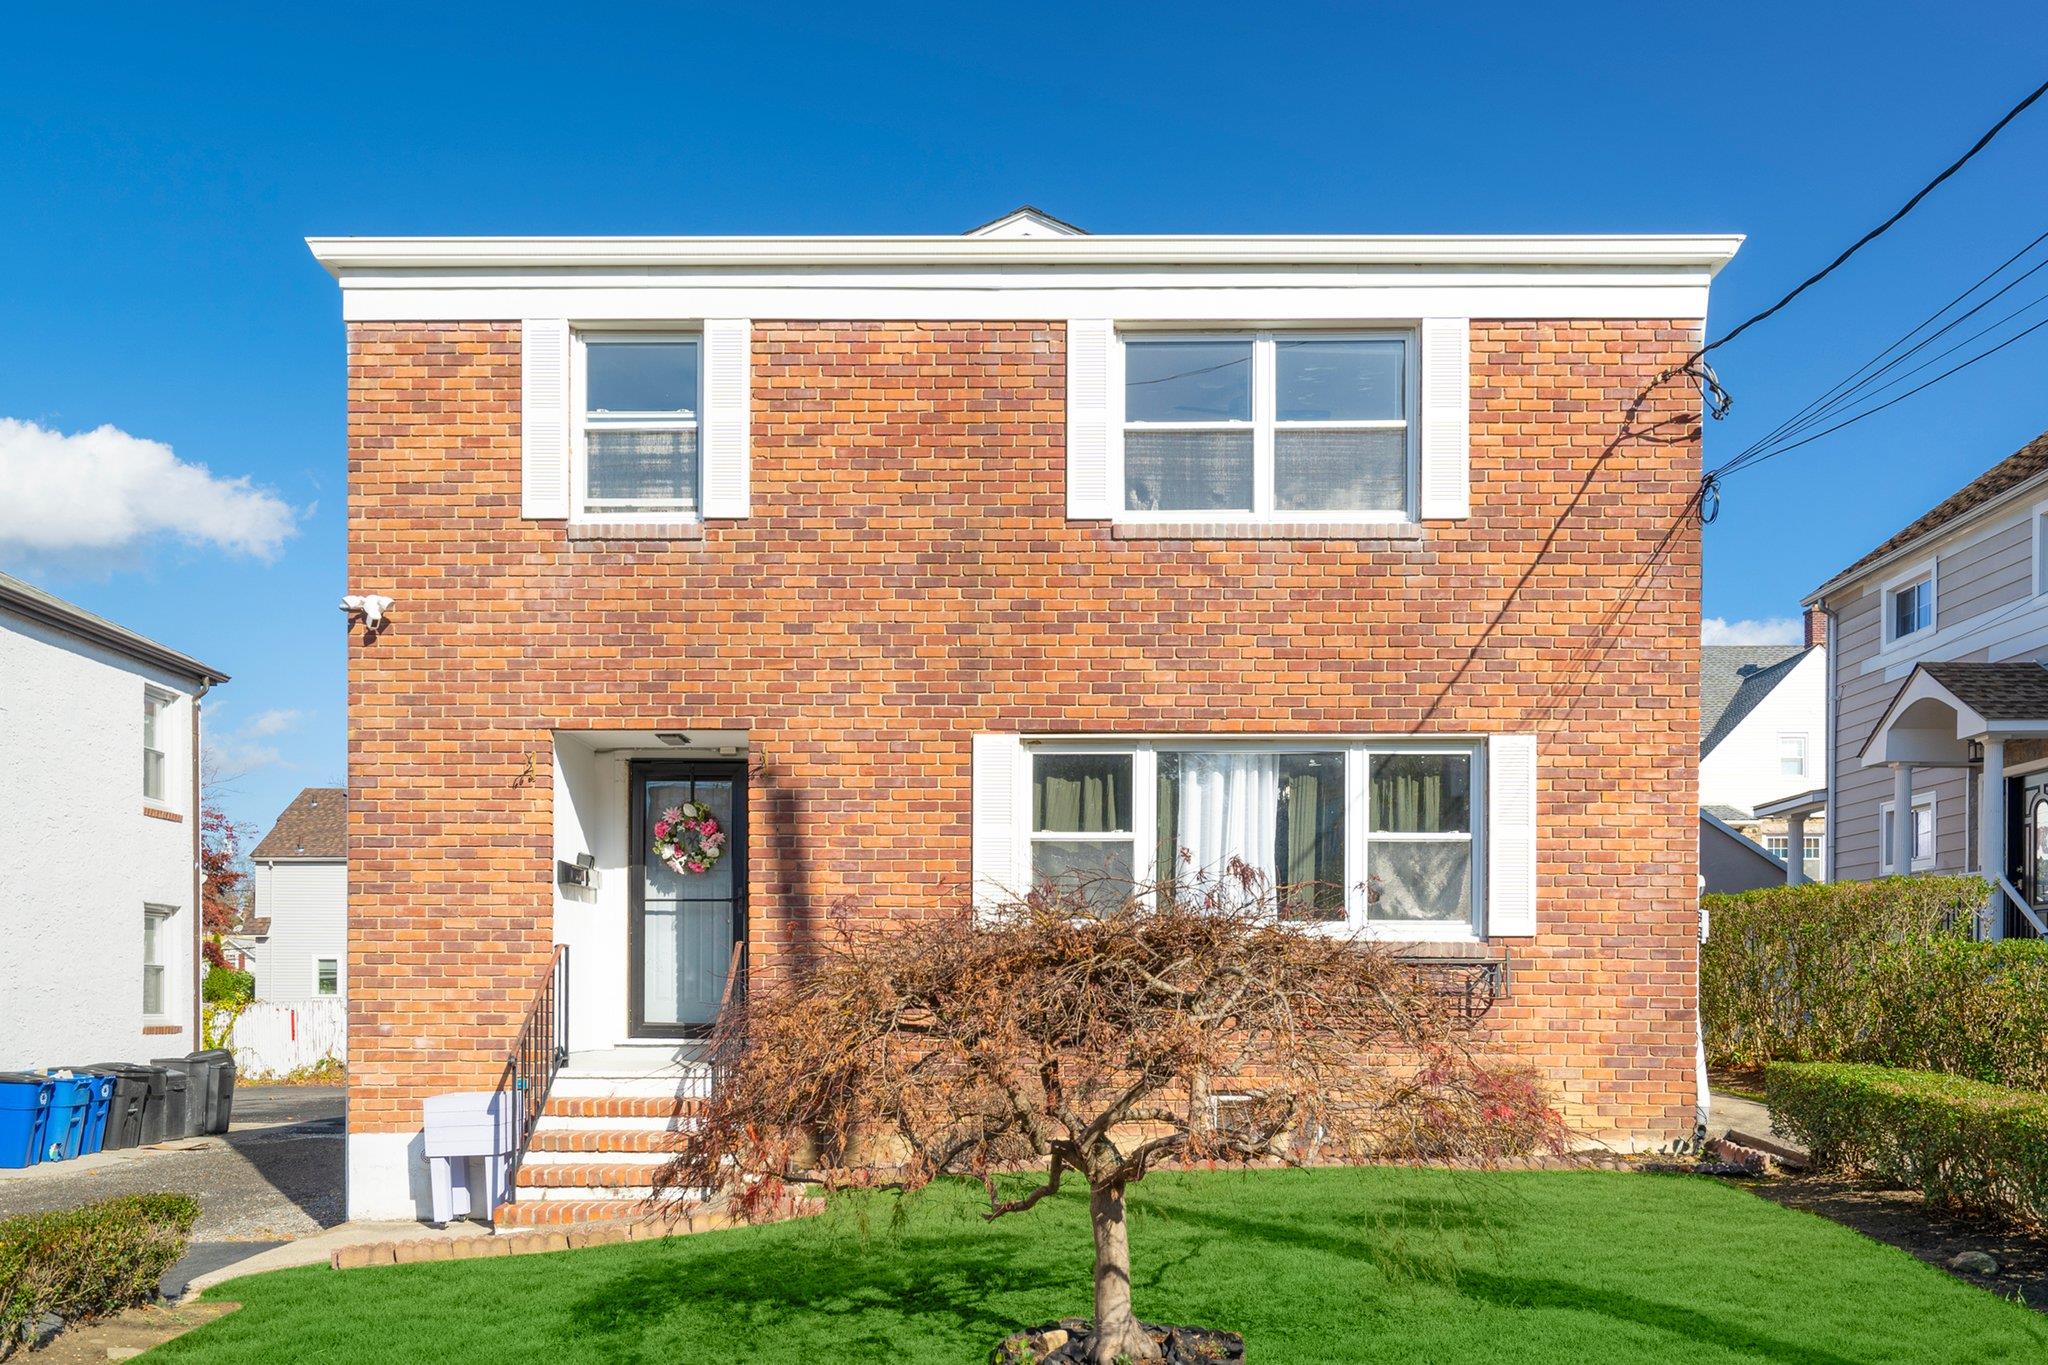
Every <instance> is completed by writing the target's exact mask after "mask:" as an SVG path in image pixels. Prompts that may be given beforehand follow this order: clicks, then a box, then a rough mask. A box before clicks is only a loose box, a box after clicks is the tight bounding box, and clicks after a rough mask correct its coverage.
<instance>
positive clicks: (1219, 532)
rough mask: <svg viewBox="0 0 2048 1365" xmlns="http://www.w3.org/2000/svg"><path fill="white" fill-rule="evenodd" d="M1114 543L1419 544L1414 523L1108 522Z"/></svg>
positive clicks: (1419, 531)
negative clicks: (1371, 541)
mask: <svg viewBox="0 0 2048 1365" xmlns="http://www.w3.org/2000/svg"><path fill="white" fill-rule="evenodd" d="M1109 534H1110V537H1111V539H1114V540H1377V541H1388V542H1393V543H1399V544H1412V545H1419V544H1421V543H1422V540H1423V534H1422V524H1421V523H1420V522H1414V521H1341V520H1338V521H1202V520H1200V519H1199V518H1189V519H1188V520H1186V521H1112V522H1111V523H1110V527H1109Z"/></svg>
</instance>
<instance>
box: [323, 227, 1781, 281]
mask: <svg viewBox="0 0 2048 1365" xmlns="http://www.w3.org/2000/svg"><path fill="white" fill-rule="evenodd" d="M1742 241H1743V239H1742V237H1741V236H1740V235H1739V234H1731V233H1713V234H1672V235H1582V234H1581V235H1562V234H1560V235H1536V236H1519V235H1518V236H1391V235H1390V236H1378V235H1373V236H1363V235H1357V236H1354V235H1346V236H1274V237H1264V236H1183V235H1141V236H1099V235H1091V236H1071V237H1054V236H1044V237H1000V236H984V237H956V236H944V237H940V236H902V237H855V236H846V237H308V238H307V239H306V245H307V246H308V247H309V248H311V250H312V252H313V256H314V258H315V259H316V260H318V261H319V262H320V264H321V265H323V266H325V267H326V268H327V270H328V272H329V273H330V274H332V275H334V276H336V277H337V278H339V277H341V276H342V275H343V274H345V273H346V272H350V271H389V270H422V271H451V270H481V269H494V268H495V269H502V268H506V267H527V268H532V267H540V268H548V267H574V268H579V269H583V268H612V269H633V270H644V269H650V268H652V269H659V268H678V267H679V268H689V267H705V266H764V265H802V266H820V265H824V266H906V265H954V264H962V265H1004V264H1011V265H1197V266H1199V265H1391V266H1403V265H1454V266H1562V267H1587V266H1592V267H1612V266H1636V267H1661V268H1679V269H1687V268H1690V269H1704V270H1706V271H1708V272H1709V273H1712V272H1716V271H1719V270H1720V268H1721V267H1722V266H1724V265H1726V264H1727V263H1728V261H1729V260H1730V259H1731V258H1732V257H1733V256H1734V255H1735V252H1736V250H1737V249H1738V248H1739V247H1740V246H1741V245H1742Z"/></svg>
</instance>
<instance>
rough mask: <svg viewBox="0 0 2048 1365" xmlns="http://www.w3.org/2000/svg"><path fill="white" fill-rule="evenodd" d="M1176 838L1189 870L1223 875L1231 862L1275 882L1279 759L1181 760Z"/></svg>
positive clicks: (1201, 756)
mask: <svg viewBox="0 0 2048 1365" xmlns="http://www.w3.org/2000/svg"><path fill="white" fill-rule="evenodd" d="M1179 799H1180V820H1179V829H1178V832H1177V834H1176V836H1175V837H1176V838H1177V839H1178V840H1179V843H1180V847H1181V848H1182V849H1184V850H1186V851H1187V853H1188V854H1189V855H1190V857H1191V858H1192V860H1193V861H1192V863H1191V865H1190V866H1189V868H1188V870H1189V871H1192V872H1198V873H1208V874H1210V875H1220V874H1222V873H1223V872H1224V871H1225V870H1226V869H1227V868H1228V867H1229V865H1230V860H1231V859H1232V858H1238V859H1241V860H1242V861H1243V862H1244V863H1245V865H1246V866H1248V867H1255V868H1257V869H1258V870H1259V871H1260V872H1263V873H1264V874H1265V875H1266V876H1267V877H1268V878H1269V879H1270V878H1272V876H1273V844H1274V836H1275V833H1276V827H1277V821H1278V819H1279V811H1280V759H1279V756H1278V755H1277V754H1231V753H1223V754H1182V755H1181V756H1180V790H1179Z"/></svg>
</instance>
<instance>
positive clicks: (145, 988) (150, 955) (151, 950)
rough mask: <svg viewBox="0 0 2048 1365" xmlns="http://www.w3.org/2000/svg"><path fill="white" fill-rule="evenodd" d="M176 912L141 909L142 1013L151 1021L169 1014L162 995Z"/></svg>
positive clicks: (164, 908) (165, 908) (155, 907)
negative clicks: (172, 919) (171, 930)
mask: <svg viewBox="0 0 2048 1365" xmlns="http://www.w3.org/2000/svg"><path fill="white" fill-rule="evenodd" d="M176 913H177V911H176V910H175V909H174V908H172V907H171V906H167V905H146V906H144V907H143V908H142V1012H143V1013H144V1014H146V1015H149V1016H150V1017H151V1018H157V1017H160V1016H162V1015H165V1014H168V1013H170V1010H169V1009H168V1007H167V1001H168V997H167V996H166V994H165V984H166V972H165V968H166V967H167V965H168V963H167V960H166V959H167V957H168V955H169V952H170V930H169V925H170V920H171V916H172V915H174V914H176Z"/></svg>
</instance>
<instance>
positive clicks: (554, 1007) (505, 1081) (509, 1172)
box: [498, 943, 569, 1197]
mask: <svg viewBox="0 0 2048 1365" xmlns="http://www.w3.org/2000/svg"><path fill="white" fill-rule="evenodd" d="M568 1060H569V945H568V944H566V943H557V944H556V945H555V956H554V959H553V960H552V961H551V962H549V964H548V970H547V975H546V976H544V977H542V978H541V983H540V989H539V990H538V991H536V992H535V993H534V998H533V1005H532V1007H531V1008H529V1009H528V1010H527V1011H526V1022H525V1023H523V1024H521V1025H520V1026H519V1037H518V1038H517V1039H516V1040H515V1041H514V1042H513V1044H512V1055H511V1056H510V1057H508V1058H506V1059H505V1073H504V1075H502V1076H500V1077H499V1078H498V1094H499V1095H500V1096H510V1097H511V1103H512V1104H513V1106H514V1108H513V1115H514V1121H515V1122H516V1123H517V1124H518V1129H517V1131H516V1132H515V1133H514V1134H513V1139H514V1140H513V1145H512V1160H511V1162H510V1164H509V1165H508V1166H507V1168H506V1171H505V1188H506V1191H507V1194H508V1197H509V1195H510V1192H511V1191H512V1190H513V1189H514V1188H515V1187H514V1185H513V1179H512V1178H513V1177H514V1176H516V1175H517V1174H518V1173H519V1165H520V1163H521V1162H523V1161H524V1160H525V1159H526V1149H527V1147H528V1146H530V1145H531V1144H532V1142H533V1130H534V1126H535V1124H537V1123H538V1122H539V1121H540V1115H541V1110H542V1109H544V1108H546V1107H547V1102H548V1091H549V1090H551V1089H553V1088H554V1084H555V1074H556V1073H557V1072H559V1071H560V1070H561V1069H562V1067H563V1066H564V1065H565V1064H566V1063H567V1062H568Z"/></svg>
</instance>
